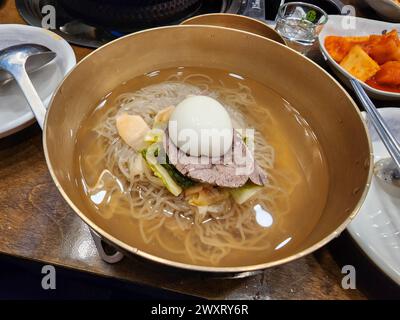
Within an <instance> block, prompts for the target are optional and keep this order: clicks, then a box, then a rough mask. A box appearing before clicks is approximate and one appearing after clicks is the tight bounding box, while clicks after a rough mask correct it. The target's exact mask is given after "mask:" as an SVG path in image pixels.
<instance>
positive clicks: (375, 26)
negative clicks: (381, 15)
mask: <svg viewBox="0 0 400 320" xmlns="http://www.w3.org/2000/svg"><path fill="white" fill-rule="evenodd" d="M349 18H352V19H355V20H354V21H355V28H349V26H350V24H349ZM392 29H396V30H398V31H399V33H400V25H399V24H396V23H389V22H382V21H377V20H370V19H364V18H357V17H348V16H336V15H330V16H329V20H328V22H327V23H326V25H325V26H324V28H323V29H322V31H321V33H320V34H319V36H318V39H319V46H320V49H321V52H322V54H323V56H324V58H325V59H326V60H327V61H328V62H329V65H330V66H331V68H332V70H333V72H335V74H336V75H337V76H338V77H339V78H341V79H342V80H343V81H344V82H345V83H346V84H347V85H348V86H349V88H351V86H350V84H349V82H348V80H347V77H351V75H350V74H349V73H348V72H347V71H346V70H345V69H343V68H342V67H341V66H340V65H339V64H338V63H337V62H336V61H335V60H333V59H332V57H331V56H330V54H329V53H328V51H327V50H326V49H325V45H324V44H325V38H326V37H327V36H342V37H344V36H367V35H370V34H382V31H384V30H388V31H390V30H392ZM362 86H363V87H364V89H365V91H366V92H367V93H368V95H369V96H371V97H373V98H376V99H380V100H392V101H393V100H400V93H395V92H387V91H382V90H378V89H375V88H372V87H370V86H369V85H367V84H366V83H364V82H362Z"/></svg>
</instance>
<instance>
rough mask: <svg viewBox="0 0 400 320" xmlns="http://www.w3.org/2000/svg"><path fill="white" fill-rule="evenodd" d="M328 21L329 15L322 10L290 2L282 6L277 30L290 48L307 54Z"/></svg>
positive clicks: (278, 15) (301, 3)
mask: <svg viewBox="0 0 400 320" xmlns="http://www.w3.org/2000/svg"><path fill="white" fill-rule="evenodd" d="M327 21H328V15H327V14H326V12H325V11H324V10H322V9H321V8H319V7H317V6H315V5H312V4H309V3H304V2H289V3H286V4H284V5H282V6H280V8H279V10H278V14H277V16H276V27H275V30H276V31H277V32H278V33H279V34H280V35H281V36H282V37H283V38H284V39H285V40H286V43H287V44H288V46H289V47H291V48H293V49H295V50H296V51H299V52H300V53H302V54H307V52H308V51H309V50H310V49H311V47H312V46H313V44H314V43H315V41H316V40H317V38H318V34H319V32H320V31H321V30H322V27H323V26H324V24H325V23H326V22H327Z"/></svg>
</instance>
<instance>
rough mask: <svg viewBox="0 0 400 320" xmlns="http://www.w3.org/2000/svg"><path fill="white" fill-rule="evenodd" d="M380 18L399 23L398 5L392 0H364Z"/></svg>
mask: <svg viewBox="0 0 400 320" xmlns="http://www.w3.org/2000/svg"><path fill="white" fill-rule="evenodd" d="M365 2H366V3H368V5H369V6H370V7H371V8H372V9H374V10H375V11H376V13H377V14H379V15H380V16H381V17H383V18H386V19H388V20H390V21H395V22H400V5H399V4H398V3H396V2H395V1H394V0H365Z"/></svg>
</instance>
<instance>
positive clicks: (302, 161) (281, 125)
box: [74, 67, 329, 267]
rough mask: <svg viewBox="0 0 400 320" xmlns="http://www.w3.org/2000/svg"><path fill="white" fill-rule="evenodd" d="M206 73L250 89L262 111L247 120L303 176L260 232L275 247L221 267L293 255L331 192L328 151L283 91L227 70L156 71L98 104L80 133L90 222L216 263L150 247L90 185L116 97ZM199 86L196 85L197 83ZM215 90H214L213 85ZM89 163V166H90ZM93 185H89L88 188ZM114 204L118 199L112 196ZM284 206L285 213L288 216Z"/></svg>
mask: <svg viewBox="0 0 400 320" xmlns="http://www.w3.org/2000/svg"><path fill="white" fill-rule="evenodd" d="M198 73H202V74H206V75H207V76H209V77H211V78H212V79H213V80H214V82H215V83H221V82H223V83H224V85H225V87H228V88H237V86H238V83H241V84H243V85H246V86H248V87H249V88H250V89H251V91H252V95H253V97H254V98H255V100H256V104H257V107H256V108H254V106H252V108H251V109H250V108H249V109H248V110H247V111H246V114H245V117H246V121H247V122H248V123H249V124H250V125H251V126H252V127H254V128H255V130H258V131H259V132H261V133H262V135H263V136H265V137H266V139H267V140H268V143H269V144H271V145H272V146H273V147H274V148H275V154H276V158H275V168H276V169H278V170H281V171H288V172H291V173H292V174H294V175H295V176H297V177H298V181H297V183H296V186H295V187H294V189H293V191H292V192H291V194H290V198H289V205H290V208H289V210H288V211H286V212H285V214H281V212H280V211H281V210H280V209H279V207H278V209H276V210H275V211H274V212H271V214H272V217H273V224H272V225H271V226H270V227H268V228H263V227H261V226H260V232H266V233H267V234H268V236H267V237H266V241H269V242H270V247H269V248H270V249H268V250H263V251H261V252H258V251H246V250H237V249H233V250H232V251H231V252H230V253H229V254H228V255H227V256H226V257H224V258H223V259H222V260H221V261H220V262H219V263H218V264H217V265H213V266H217V267H222V266H230V267H236V266H244V265H254V264H259V263H266V262H268V261H272V260H276V259H279V258H282V257H284V256H286V255H287V253H288V252H293V251H294V250H296V248H298V247H299V246H300V245H301V243H302V242H303V241H304V240H305V239H306V238H307V236H308V235H309V234H310V233H311V231H312V230H313V229H314V227H315V225H316V224H317V222H318V220H319V218H320V215H321V213H322V212H323V208H324V206H325V203H326V199H327V194H328V180H329V177H328V170H327V165H326V161H325V157H324V155H323V151H322V148H321V146H320V144H319V142H318V140H317V138H316V136H315V134H314V133H313V130H312V129H311V127H310V126H309V125H308V123H307V122H306V121H305V119H304V118H302V117H301V115H300V114H299V113H298V112H297V110H296V109H295V106H292V105H290V104H289V103H288V102H287V101H286V100H285V99H283V98H282V97H281V96H280V95H279V94H278V93H276V92H274V91H273V90H271V89H270V88H268V87H266V86H264V85H262V84H260V83H258V82H256V81H254V80H251V79H246V78H244V77H242V76H240V75H236V74H232V73H229V72H226V71H222V70H216V69H208V68H195V67H185V68H183V67H180V68H172V69H165V70H161V71H156V72H152V73H149V74H146V75H142V76H139V77H137V78H134V79H132V80H130V81H128V82H126V83H123V84H121V85H120V86H118V87H117V88H115V89H114V90H113V91H112V92H110V93H109V94H108V95H106V97H105V98H104V99H103V100H102V101H100V102H99V103H98V105H96V106H93V112H92V113H91V114H90V115H89V116H88V117H87V118H86V119H85V120H84V121H83V122H82V124H81V127H80V129H79V131H78V135H77V140H76V141H77V143H76V149H75V155H74V157H75V175H76V177H77V182H78V184H79V189H80V193H81V196H82V201H83V202H84V205H85V207H86V209H87V211H88V212H89V216H90V218H91V219H92V220H93V221H94V222H95V223H96V224H98V225H99V226H100V227H101V228H103V229H104V230H105V231H107V232H108V233H110V234H112V235H113V236H114V237H116V238H118V239H119V240H121V241H123V242H125V243H126V244H128V245H130V246H132V247H134V248H138V249H139V250H141V251H144V252H147V253H150V254H152V255H155V256H159V257H162V258H165V259H169V260H172V261H178V262H183V263H188V264H199V265H210V264H208V263H206V262H204V263H203V262H197V263H194V262H193V261H192V260H191V258H190V256H189V255H187V254H176V253H171V252H168V251H166V250H165V249H163V248H162V247H161V246H160V245H159V244H158V243H156V242H150V243H148V244H147V243H145V242H144V241H143V239H142V237H141V235H140V232H139V230H138V222H137V220H136V219H134V218H132V217H131V216H130V215H129V212H125V211H128V210H126V209H124V208H121V209H120V210H119V212H118V214H117V215H114V216H112V217H111V218H109V219H108V218H105V216H107V214H104V212H101V210H104V209H102V208H101V206H98V205H97V204H96V203H94V202H93V201H91V199H90V197H89V196H88V194H87V187H88V185H90V184H92V185H93V184H94V183H95V181H97V179H98V177H99V175H100V173H101V172H102V171H103V169H104V164H101V163H100V164H99V165H92V164H90V162H88V161H84V160H85V159H86V158H87V157H90V156H91V155H95V154H98V153H101V152H104V150H101V148H99V147H98V145H96V144H94V143H92V142H93V139H95V137H96V135H95V133H94V132H93V128H94V127H95V126H96V124H97V123H98V122H99V121H100V119H101V118H102V116H103V115H104V114H105V112H107V110H108V109H109V108H112V107H113V106H114V101H115V99H116V98H117V97H118V96H119V95H120V94H123V93H126V92H134V91H137V90H139V89H141V88H143V87H146V86H149V85H152V84H157V83H161V82H163V81H166V79H168V78H169V77H170V76H172V75H178V76H185V75H189V74H198ZM192 83H193V82H192ZM211 89H212V86H211ZM266 111H268V113H269V114H270V117H269V119H268V122H266V120H265V118H264V117H263V114H265V112H266ZM88 163H89V164H88ZM87 184H88V185H87ZM110 201H113V199H112V198H111V199H110ZM283 210H284V209H283V207H282V212H283Z"/></svg>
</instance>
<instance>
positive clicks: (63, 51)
mask: <svg viewBox="0 0 400 320" xmlns="http://www.w3.org/2000/svg"><path fill="white" fill-rule="evenodd" d="M19 43H36V44H41V45H44V46H46V47H48V48H49V49H51V50H52V51H54V52H56V53H57V57H56V58H55V59H54V60H53V61H52V62H51V63H49V64H48V65H46V66H45V67H44V68H42V69H40V70H38V71H36V72H34V73H32V74H30V78H31V80H32V82H33V85H34V86H35V88H36V90H37V91H38V93H39V96H40V97H41V99H42V101H43V103H44V104H45V106H46V107H47V105H48V104H49V102H50V99H51V97H52V95H53V92H54V91H55V89H56V88H57V86H58V84H59V83H60V82H61V80H62V79H63V78H64V76H65V75H66V74H67V73H68V72H69V71H70V70H71V69H72V67H73V66H74V65H75V64H76V59H75V54H74V51H73V50H72V48H71V46H70V45H69V44H68V43H67V42H66V41H65V40H64V39H62V38H61V37H59V36H58V35H56V34H55V33H53V32H50V31H48V30H45V29H42V28H37V27H30V26H24V25H14V24H4V25H0V50H1V49H4V48H6V47H8V46H11V45H15V44H19ZM34 121H35V120H34V116H33V113H32V112H31V110H30V108H29V106H28V104H27V102H26V100H25V98H24V96H23V94H22V91H21V90H20V88H19V87H18V85H17V84H16V82H15V81H10V82H8V83H6V84H5V85H2V86H0V138H3V137H5V136H8V135H10V134H12V133H15V132H17V131H19V130H21V129H23V128H25V127H27V126H28V125H30V124H31V123H33V122H34Z"/></svg>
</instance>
